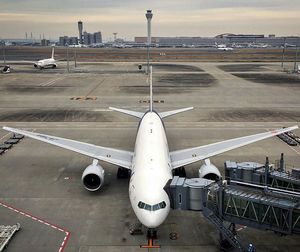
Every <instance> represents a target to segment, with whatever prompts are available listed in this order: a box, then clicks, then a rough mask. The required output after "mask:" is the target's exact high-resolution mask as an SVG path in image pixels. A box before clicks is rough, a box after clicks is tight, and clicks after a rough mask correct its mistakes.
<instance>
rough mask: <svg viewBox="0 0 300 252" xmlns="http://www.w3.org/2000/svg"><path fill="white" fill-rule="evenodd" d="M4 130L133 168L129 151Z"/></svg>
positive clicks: (6, 128)
mask: <svg viewBox="0 0 300 252" xmlns="http://www.w3.org/2000/svg"><path fill="white" fill-rule="evenodd" d="M3 129H5V130H7V131H11V132H14V133H17V134H21V135H24V136H27V137H30V138H33V139H36V140H40V141H42V142H45V143H49V144H52V145H55V146H58V147H61V148H64V149H67V150H71V151H74V152H77V153H80V154H83V155H86V156H88V157H92V158H95V159H99V160H102V161H105V162H107V163H111V164H114V165H118V166H121V167H124V168H128V169H130V168H131V161H132V156H133V153H132V152H129V151H123V150H117V149H112V148H106V147H102V146H97V145H93V144H88V143H83V142H79V141H75V140H70V139H66V138H61V137H56V136H50V135H45V134H40V133H35V132H30V131H26V130H20V129H14V128H10V127H3Z"/></svg>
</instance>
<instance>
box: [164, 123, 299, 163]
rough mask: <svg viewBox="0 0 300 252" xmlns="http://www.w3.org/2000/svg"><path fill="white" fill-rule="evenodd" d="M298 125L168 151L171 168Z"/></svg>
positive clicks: (289, 129) (292, 128)
mask: <svg viewBox="0 0 300 252" xmlns="http://www.w3.org/2000/svg"><path fill="white" fill-rule="evenodd" d="M297 128H298V126H293V127H289V128H283V129H277V130H273V131H269V132H265V133H260V134H255V135H250V136H245V137H239V138H234V139H230V140H226V141H222V142H218V143H213V144H209V145H204V146H199V147H195V148H189V149H184V150H178V151H173V152H170V158H171V163H172V169H175V168H178V167H181V166H184V165H188V164H191V163H194V162H197V161H200V160H203V159H206V158H209V157H212V156H215V155H218V154H220V153H223V152H226V151H230V150H233V149H236V148H239V147H242V146H245V145H248V144H251V143H254V142H257V141H260V140H263V139H266V138H269V137H272V136H276V135H280V134H282V133H284V132H288V131H291V130H294V129H297Z"/></svg>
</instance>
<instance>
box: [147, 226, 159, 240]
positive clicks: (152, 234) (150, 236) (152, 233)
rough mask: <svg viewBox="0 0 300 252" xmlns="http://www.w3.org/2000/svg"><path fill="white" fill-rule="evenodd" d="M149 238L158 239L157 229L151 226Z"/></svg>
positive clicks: (148, 233)
mask: <svg viewBox="0 0 300 252" xmlns="http://www.w3.org/2000/svg"><path fill="white" fill-rule="evenodd" d="M147 238H148V239H153V240H156V239H157V231H156V230H155V229H152V228H149V229H148V230H147Z"/></svg>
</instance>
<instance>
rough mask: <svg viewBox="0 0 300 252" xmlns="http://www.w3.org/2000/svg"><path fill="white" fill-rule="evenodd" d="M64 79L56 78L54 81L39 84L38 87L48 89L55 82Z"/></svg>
mask: <svg viewBox="0 0 300 252" xmlns="http://www.w3.org/2000/svg"><path fill="white" fill-rule="evenodd" d="M64 78H66V77H65V76H62V77H58V78H56V79H54V80H50V81H47V82H44V83H41V84H39V86H40V87H49V86H51V85H53V84H54V83H55V82H57V81H60V80H63V79H64Z"/></svg>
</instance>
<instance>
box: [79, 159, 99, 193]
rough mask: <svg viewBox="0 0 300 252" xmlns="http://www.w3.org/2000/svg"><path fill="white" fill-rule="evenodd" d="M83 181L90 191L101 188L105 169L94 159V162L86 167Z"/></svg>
mask: <svg viewBox="0 0 300 252" xmlns="http://www.w3.org/2000/svg"><path fill="white" fill-rule="evenodd" d="M81 181H82V183H83V185H84V187H85V189H87V190H88V191H91V192H94V191H97V190H99V189H100V187H101V186H102V185H103V183H104V169H103V168H102V167H101V166H100V165H99V164H98V160H97V159H94V160H93V163H92V164H91V165H89V166H88V167H87V168H85V170H84V172H83V174H82V177H81Z"/></svg>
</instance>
